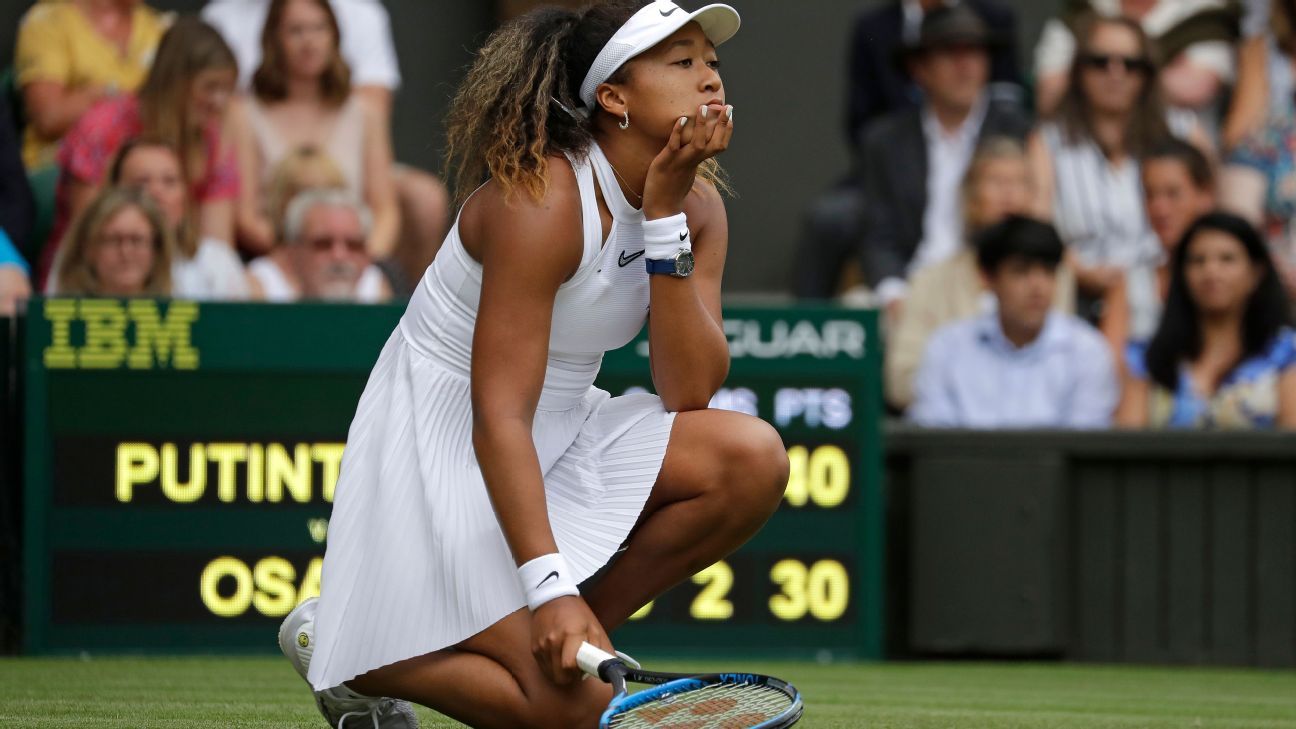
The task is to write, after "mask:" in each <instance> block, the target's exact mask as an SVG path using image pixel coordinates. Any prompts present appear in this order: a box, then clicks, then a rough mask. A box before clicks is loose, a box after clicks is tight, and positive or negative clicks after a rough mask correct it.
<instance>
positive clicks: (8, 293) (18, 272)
mask: <svg viewBox="0 0 1296 729" xmlns="http://www.w3.org/2000/svg"><path fill="white" fill-rule="evenodd" d="M29 270H30V269H29V268H28V266H27V261H25V260H23V257H22V256H21V255H19V254H18V249H17V248H15V247H14V245H13V241H11V240H9V236H8V234H6V233H5V230H4V228H0V317H7V316H13V315H14V312H16V311H17V309H18V302H20V301H23V300H25V299H27V298H28V297H30V296H31V294H32V289H31V281H30V280H29V279H28V278H27V274H28V272H29Z"/></svg>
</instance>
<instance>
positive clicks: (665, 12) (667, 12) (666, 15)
mask: <svg viewBox="0 0 1296 729" xmlns="http://www.w3.org/2000/svg"><path fill="white" fill-rule="evenodd" d="M676 10H679V8H671V9H670V10H658V11H657V12H659V13H661V16H662V17H663V18H669V17H670V16H671V13H673V12H675V11H676Z"/></svg>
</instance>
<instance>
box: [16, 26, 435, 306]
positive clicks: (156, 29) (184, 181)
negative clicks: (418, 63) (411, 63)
mask: <svg viewBox="0 0 1296 729" xmlns="http://www.w3.org/2000/svg"><path fill="white" fill-rule="evenodd" d="M251 16H257V17H256V18H251ZM339 17H341V18H342V19H343V20H345V23H343V22H339ZM250 18H251V20H252V22H249V20H250ZM344 28H345V33H344V31H343V29H344ZM13 81H14V85H15V89H14V90H15V94H14V95H13V96H12V97H10V96H9V95H8V94H4V95H0V201H3V205H0V315H3V314H7V313H10V312H12V311H14V309H15V306H16V302H17V301H19V300H21V299H23V298H26V297H27V296H30V295H31V294H32V293H34V292H38V293H43V294H47V295H116V296H128V295H147V296H175V297H182V298H193V299H207V300H248V299H251V300H265V301H296V300H301V299H330V300H350V301H360V302H370V303H372V302H381V301H386V300H389V299H391V298H393V296H395V295H405V294H408V292H409V291H410V290H411V288H412V285H413V283H414V282H416V281H417V280H418V278H419V277H420V276H421V275H422V272H423V270H424V269H425V268H426V266H427V265H428V263H430V262H431V259H432V257H433V256H434V255H435V253H436V247H437V246H438V245H439V243H440V241H441V239H442V237H443V235H444V233H445V228H446V226H447V222H448V197H447V195H446V193H445V189H444V186H443V185H442V184H441V183H440V181H439V180H437V179H436V178H435V177H433V176H431V175H429V174H427V173H424V172H421V171H418V170H414V169H412V168H409V167H405V166H402V165H399V164H397V163H396V162H395V161H394V156H393V152H392V142H391V134H390V125H391V107H392V97H393V94H394V92H395V90H396V88H397V87H398V85H399V83H400V73H399V71H398V69H397V67H396V59H395V52H394V48H393V43H392V38H391V28H390V22H389V20H388V18H387V14H386V11H385V10H384V9H383V7H382V5H381V4H378V3H373V2H368V1H367V0H237V1H235V0H211V1H210V2H208V3H207V5H206V7H205V8H204V10H203V14H202V17H199V16H186V15H180V16H176V15H174V14H170V13H161V12H159V11H157V10H154V9H153V8H151V7H149V6H148V5H146V4H145V3H144V2H141V0H114V1H113V2H102V1H100V0H58V1H55V0H39V1H38V2H37V3H36V4H35V5H33V6H32V7H31V8H30V9H29V10H28V11H27V13H26V14H25V15H24V16H23V18H22V20H21V21H20V24H19V27H18V37H17V47H16V51H15V59H14V66H13ZM11 100H13V101H16V102H17V106H18V108H17V109H10V108H9V102H10V101H11ZM33 191H35V192H36V194H35V195H33V194H32V193H33ZM42 201H48V204H49V206H50V207H52V210H49V211H39V208H40V205H41V204H42ZM40 212H45V213H46V214H45V216H44V222H45V225H44V226H43V227H44V228H46V229H42V225H41V224H40V222H41V218H42V216H41V214H40ZM294 214H295V217H294Z"/></svg>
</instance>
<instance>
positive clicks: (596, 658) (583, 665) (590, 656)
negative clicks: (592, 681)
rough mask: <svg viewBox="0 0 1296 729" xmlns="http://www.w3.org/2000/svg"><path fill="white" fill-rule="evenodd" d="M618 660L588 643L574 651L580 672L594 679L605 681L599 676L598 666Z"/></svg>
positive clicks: (582, 644)
mask: <svg viewBox="0 0 1296 729" xmlns="http://www.w3.org/2000/svg"><path fill="white" fill-rule="evenodd" d="M619 660H621V659H620V658H617V657H616V656H614V655H612V654H611V653H608V652H607V651H605V650H603V649H601V648H596V647H595V646H592V645H590V644H589V643H584V642H582V643H581V645H580V648H579V649H577V651H576V665H578V666H580V670H582V671H584V672H585V673H587V674H589V675H591V676H593V677H594V678H599V679H603V680H605V681H606V680H607V679H604V678H603V676H601V675H599V666H602V665H603V664H604V663H606V662H607V661H619Z"/></svg>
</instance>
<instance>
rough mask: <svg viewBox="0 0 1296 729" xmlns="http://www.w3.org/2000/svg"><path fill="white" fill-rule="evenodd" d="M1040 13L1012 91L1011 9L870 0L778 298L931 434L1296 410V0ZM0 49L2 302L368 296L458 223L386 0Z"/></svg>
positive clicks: (218, 14) (123, 25) (120, 20)
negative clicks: (831, 306)
mask: <svg viewBox="0 0 1296 729" xmlns="http://www.w3.org/2000/svg"><path fill="white" fill-rule="evenodd" d="M1063 5H1064V9H1063V12H1062V13H1061V14H1060V16H1059V17H1057V18H1055V19H1053V20H1050V21H1049V22H1048V23H1047V24H1046V25H1045V27H1044V29H1043V32H1042V34H1041V37H1040V39H1039V42H1038V46H1037V47H1036V49H1035V52H1034V54H1033V62H1032V63H1031V78H1032V79H1033V84H1032V86H1031V87H1027V86H1026V85H1025V84H1024V83H1023V81H1022V76H1021V74H1020V69H1019V66H1018V63H1019V56H1020V54H1018V52H1017V48H1016V45H1015V29H1016V21H1015V17H1014V13H1013V11H1012V10H1011V8H1009V7H1008V6H1007V5H1006V4H1005V3H1004V2H1003V0H887V1H886V2H884V3H882V4H880V5H876V6H870V7H869V8H868V9H866V10H865V11H864V12H863V13H862V14H861V16H860V18H859V20H858V22H857V24H856V27H855V29H854V32H853V34H852V37H851V49H850V53H849V68H848V74H849V85H850V93H849V96H848V99H847V101H848V103H847V120H846V122H847V123H846V127H847V129H846V133H847V142H848V146H849V148H850V150H851V151H852V153H853V155H854V157H853V161H852V165H851V169H850V171H849V173H848V174H847V175H846V176H845V178H843V179H842V180H841V181H839V182H838V183H837V184H836V185H835V186H834V188H833V189H832V190H831V191H830V192H828V193H826V194H824V195H823V196H821V198H820V199H818V200H817V201H816V202H815V203H814V204H813V206H812V207H811V209H810V210H809V211H808V214H807V216H806V226H805V231H806V235H805V238H804V240H803V241H802V245H803V246H804V248H805V250H804V251H803V252H802V255H801V256H799V257H798V258H799V260H801V261H803V262H804V263H803V265H802V268H801V270H799V271H798V272H797V276H796V282H795V286H794V288H795V293H796V295H797V296H798V297H801V298H829V297H840V298H841V299H842V300H843V301H845V302H847V303H864V304H866V305H870V306H877V307H878V308H879V309H881V310H882V312H883V316H882V320H883V325H884V327H883V328H884V334H885V347H884V349H885V390H886V397H887V401H888V403H889V405H890V406H891V408H892V409H893V411H894V412H896V413H897V414H903V415H904V416H905V417H906V418H907V419H909V420H910V421H912V422H914V423H916V424H919V425H922V426H929V427H976V428H1016V427H1030V428H1035V427H1056V428H1102V427H1110V426H1113V425H1119V426H1127V427H1220V428H1228V427H1296V335H1293V332H1292V330H1291V329H1290V328H1289V327H1288V324H1287V322H1288V319H1289V315H1290V313H1291V307H1290V304H1289V296H1290V294H1291V293H1296V243H1294V242H1293V241H1296V227H1294V226H1293V221H1296V101H1294V99H1296V72H1294V71H1293V69H1294V68H1296V60H1294V59H1296V0H1241V1H1239V0H1066V1H1065V2H1064V3H1063ZM257 28H260V30H259V31H257V30H256V29H257ZM14 70H15V82H16V84H17V87H18V90H19V92H20V93H19V94H18V95H17V97H16V99H17V100H18V101H19V102H20V104H19V105H20V106H21V109H16V110H13V109H9V108H7V106H5V104H6V103H7V101H8V100H7V99H4V98H2V97H0V203H3V204H0V314H3V313H6V312H8V311H12V310H13V308H14V306H15V302H16V301H17V300H20V299H22V298H24V297H26V296H29V295H31V293H32V292H43V293H47V294H66V295H73V294H78V295H79V294H97V295H114V296H131V295H150V296H151V295H160V296H177V297H186V298H198V299H218V300H240V299H251V300H264V301H285V302H286V301H300V300H310V299H316V300H342V301H355V302H380V301H385V300H389V299H391V298H393V297H398V296H405V295H408V293H409V292H410V290H411V289H412V286H413V284H414V283H416V282H417V280H418V278H419V277H420V276H421V274H422V271H423V270H424V269H425V268H426V266H427V264H428V263H429V262H430V261H431V259H432V257H433V256H434V255H435V253H436V247H437V245H439V243H440V241H441V239H442V236H443V234H444V231H445V228H446V226H447V224H448V220H449V218H448V199H447V196H446V194H445V189H444V187H443V186H442V185H441V183H440V182H439V181H438V180H436V179H435V178H434V177H432V176H431V175H428V174H426V173H423V172H420V171H418V170H414V169H411V168H409V167H406V166H402V165H400V164H399V163H397V162H395V160H394V156H393V151H392V141H391V134H390V125H391V108H392V102H393V94H394V93H395V91H396V89H397V87H398V86H399V83H400V74H399V71H398V69H397V67H396V62H395V54H394V51H393V48H392V39H391V29H390V23H389V20H388V18H387V16H386V13H385V11H383V10H382V6H381V5H380V4H379V3H374V2H369V1H367V0H209V1H208V2H207V4H206V6H205V7H204V10H203V13H202V16H201V18H199V17H196V16H180V17H172V16H170V15H168V14H163V13H159V12H157V11H155V10H153V9H152V8H150V7H148V6H147V5H145V4H144V3H143V2H141V1H140V0H114V1H113V2H100V1H97V0H60V1H59V2H54V1H53V0H40V1H39V2H37V3H36V4H35V5H34V6H33V7H32V8H31V9H30V10H29V11H28V12H27V14H26V15H25V17H24V18H23V21H22V23H21V26H20V28H19V36H18V44H17V51H16V59H15V65H14ZM11 118H16V119H21V120H22V122H23V123H22V125H21V126H17V127H16V126H14V125H11V124H9V123H8V121H9V120H10V119H11ZM24 167H25V169H24ZM29 182H30V187H29V184H28V183H29ZM31 188H35V189H37V190H38V191H41V190H45V191H48V194H47V195H45V196H44V197H45V198H47V199H49V200H52V201H53V203H52V204H53V213H52V216H47V217H52V221H53V222H52V230H51V231H44V230H40V228H41V225H40V223H39V219H40V216H39V215H38V216H33V215H32V214H31V210H32V197H31V195H30V190H31ZM36 198H37V200H38V201H39V200H40V199H41V198H42V195H39V194H38V195H37V196H36Z"/></svg>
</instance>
